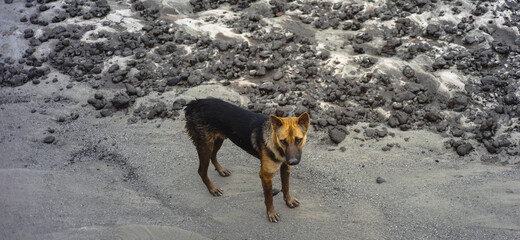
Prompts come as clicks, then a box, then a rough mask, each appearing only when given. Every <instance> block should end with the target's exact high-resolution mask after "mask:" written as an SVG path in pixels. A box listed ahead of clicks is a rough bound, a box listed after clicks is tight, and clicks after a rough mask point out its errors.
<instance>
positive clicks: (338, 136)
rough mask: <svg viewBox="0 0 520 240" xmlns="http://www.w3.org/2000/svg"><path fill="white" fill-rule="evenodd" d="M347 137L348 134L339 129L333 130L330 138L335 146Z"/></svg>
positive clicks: (330, 131) (330, 132)
mask: <svg viewBox="0 0 520 240" xmlns="http://www.w3.org/2000/svg"><path fill="white" fill-rule="evenodd" d="M346 136H347V133H346V132H344V131H342V130H340V129H338V128H332V129H330V130H329V137H330V140H332V142H334V143H335V144H338V143H340V142H342V141H343V140H345V137H346Z"/></svg>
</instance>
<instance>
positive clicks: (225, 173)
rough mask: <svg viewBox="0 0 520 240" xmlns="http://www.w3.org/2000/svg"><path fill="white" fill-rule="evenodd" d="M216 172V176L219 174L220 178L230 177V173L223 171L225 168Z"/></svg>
mask: <svg viewBox="0 0 520 240" xmlns="http://www.w3.org/2000/svg"><path fill="white" fill-rule="evenodd" d="M217 172H218V174H220V176H222V177H228V176H229V175H231V171H229V170H227V169H225V168H222V169H220V170H219V169H217Z"/></svg>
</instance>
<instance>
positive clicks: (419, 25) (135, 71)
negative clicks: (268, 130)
mask: <svg viewBox="0 0 520 240" xmlns="http://www.w3.org/2000/svg"><path fill="white" fill-rule="evenodd" d="M11 2H12V1H7V0H6V1H5V3H6V4H10V3H11ZM189 6H191V7H192V9H191V11H190V12H183V13H179V12H177V11H173V12H175V14H172V13H171V12H172V11H171V10H168V9H165V7H164V6H160V5H158V4H156V3H155V2H153V1H138V0H128V1H124V0H119V1H114V2H112V1H106V0H90V1H87V0H67V1H53V0H45V1H44V0H37V1H32V0H27V1H26V3H25V8H26V9H25V10H24V11H23V14H22V15H23V16H21V18H20V22H22V23H26V24H23V25H21V26H22V27H21V28H23V29H20V31H21V36H20V38H21V39H25V41H27V43H28V46H29V47H28V48H27V49H25V50H24V52H23V53H22V56H21V57H20V58H18V59H14V58H12V57H10V56H1V57H2V62H1V63H0V86H2V87H16V86H20V85H23V84H26V83H28V82H32V84H39V83H40V82H41V81H46V80H47V79H48V78H52V76H51V75H50V74H49V73H50V72H51V70H58V71H59V72H61V73H63V74H65V75H68V76H70V79H71V81H76V82H85V83H88V84H90V86H92V88H93V89H116V90H114V94H112V95H110V96H104V95H103V94H101V93H95V94H93V95H92V96H91V98H90V99H89V100H88V104H89V105H90V106H92V107H93V108H95V109H96V110H99V115H100V116H102V117H107V116H111V115H112V114H113V113H114V112H115V111H119V110H121V109H128V108H129V107H132V108H133V110H132V111H131V112H129V114H131V115H132V116H131V117H130V118H129V123H135V122H137V121H140V120H151V119H155V118H171V119H175V118H176V117H177V116H179V113H178V111H179V110H181V109H182V108H183V106H184V105H185V104H186V102H185V101H177V102H175V103H174V104H173V105H172V106H169V105H167V104H165V103H164V102H160V101H159V102H156V103H154V104H152V105H151V106H148V107H144V106H135V104H134V103H135V99H136V98H139V97H142V96H145V95H148V94H150V93H151V92H158V93H162V92H165V91H170V90H172V89H174V88H177V89H185V88H189V87H193V86H197V85H200V84H205V83H207V82H209V81H214V82H217V83H218V84H222V85H224V86H228V87H230V88H233V89H235V90H236V91H238V92H240V93H241V94H244V95H247V96H248V97H249V99H250V100H251V101H250V104H249V105H248V106H247V108H249V109H250V110H252V111H255V112H261V113H264V114H276V115H278V116H293V115H298V114H301V113H303V112H305V111H307V112H309V113H310V114H311V116H312V119H313V120H312V124H313V126H314V127H315V129H318V130H323V131H326V132H328V133H329V135H330V138H331V140H332V142H333V143H340V142H341V141H342V140H343V139H344V138H345V137H346V136H347V135H348V134H349V131H348V130H347V129H348V127H349V126H351V125H353V124H356V123H358V122H368V123H371V124H370V126H371V127H369V128H367V129H365V135H366V136H367V138H381V137H387V136H388V134H387V130H386V127H389V128H399V129H400V130H403V131H406V130H410V129H429V130H431V131H435V132H438V133H439V134H443V135H445V136H446V137H448V139H449V140H448V141H446V143H445V145H446V147H447V148H452V149H453V150H455V151H456V152H457V153H458V154H459V155H461V156H463V155H466V154H468V153H470V152H471V151H472V150H474V149H475V148H476V147H485V148H486V149H487V151H488V152H489V153H491V154H496V153H502V154H507V155H518V154H519V149H518V146H519V144H520V143H519V142H518V139H516V138H515V136H516V135H514V134H515V133H517V132H518V131H519V130H520V129H519V128H520V126H519V124H518V118H519V116H520V107H519V103H520V100H519V85H520V37H519V35H518V31H519V26H518V22H519V21H520V6H519V5H518V4H517V3H515V2H513V1H479V2H478V3H473V2H467V1H447V0H446V1H442V0H419V1H417V0H413V1H412V0H388V1H375V2H371V3H365V1H353V2H341V1H339V2H337V1H333V2H328V1H277V0H271V1H268V2H267V1H246V0H243V1H241V0H238V1H236V0H234V1H231V0H230V1H223V0H217V1H210V0H203V1H198V0H190V1H189ZM125 9H131V11H132V17H133V18H137V19H138V20H139V21H138V22H139V26H141V25H142V27H139V28H137V29H131V28H128V27H125V25H124V24H121V22H124V19H125V17H126V18H128V16H123V17H122V19H123V20H121V19H120V22H117V21H115V20H114V19H117V17H115V16H118V15H117V14H116V13H118V11H120V10H125ZM172 16H173V17H172ZM182 18H188V19H192V20H194V21H195V20H196V21H199V22H200V23H201V25H204V24H213V25H215V26H219V27H220V28H225V29H227V30H229V32H231V33H232V34H234V35H233V36H229V34H228V35H226V34H223V33H217V34H216V35H211V33H204V32H203V31H199V30H200V29H198V28H197V27H196V26H191V25H188V24H185V23H186V22H185V21H179V20H178V19H182ZM29 23H30V25H29ZM46 49H48V51H46ZM53 81H57V80H53ZM378 126H382V127H383V128H376V127H378ZM476 145H478V146H476Z"/></svg>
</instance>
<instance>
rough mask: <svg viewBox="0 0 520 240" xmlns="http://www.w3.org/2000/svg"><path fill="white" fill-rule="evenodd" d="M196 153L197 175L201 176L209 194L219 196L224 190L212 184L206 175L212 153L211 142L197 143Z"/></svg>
mask: <svg viewBox="0 0 520 240" xmlns="http://www.w3.org/2000/svg"><path fill="white" fill-rule="evenodd" d="M197 153H198V154H199V170H198V172H199V175H200V178H202V182H204V184H206V187H207V188H208V191H209V192H210V193H211V195H213V196H215V197H218V196H221V195H222V194H223V193H224V192H223V191H222V189H220V188H218V187H216V186H215V185H213V183H212V182H211V180H209V177H208V166H209V161H210V158H211V155H212V153H213V142H205V143H204V144H199V145H197Z"/></svg>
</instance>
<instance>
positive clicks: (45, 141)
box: [43, 136, 56, 144]
mask: <svg viewBox="0 0 520 240" xmlns="http://www.w3.org/2000/svg"><path fill="white" fill-rule="evenodd" d="M54 140H56V138H55V137H54V136H47V137H45V138H44V139H43V142H44V143H47V144H51V143H53V142H54Z"/></svg>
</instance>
